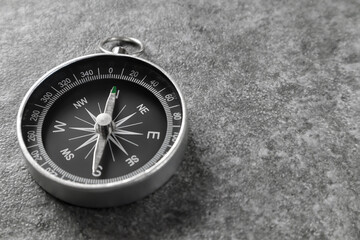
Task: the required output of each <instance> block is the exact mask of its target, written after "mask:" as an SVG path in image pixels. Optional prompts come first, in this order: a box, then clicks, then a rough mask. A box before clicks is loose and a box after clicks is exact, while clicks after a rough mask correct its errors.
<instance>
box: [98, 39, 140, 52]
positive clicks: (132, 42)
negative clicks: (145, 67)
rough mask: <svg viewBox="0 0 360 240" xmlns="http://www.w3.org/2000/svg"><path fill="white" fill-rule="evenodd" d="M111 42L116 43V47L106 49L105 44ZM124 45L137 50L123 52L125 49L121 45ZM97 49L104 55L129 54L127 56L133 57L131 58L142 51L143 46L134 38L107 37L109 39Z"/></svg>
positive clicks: (102, 42)
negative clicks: (131, 46)
mask: <svg viewBox="0 0 360 240" xmlns="http://www.w3.org/2000/svg"><path fill="white" fill-rule="evenodd" d="M111 42H116V43H117V45H116V46H115V47H113V48H112V49H111V50H108V49H106V48H105V44H107V43H111ZM126 44H128V45H133V46H135V47H136V48H138V49H139V50H137V51H134V52H131V53H128V52H127V51H126V50H125V48H123V45H126ZM99 48H100V50H101V51H103V52H104V53H112V54H129V55H133V56H138V55H140V54H141V53H142V52H143V51H144V45H143V44H142V42H141V41H140V40H138V39H136V38H131V37H109V38H106V39H105V40H103V41H101V42H100V44H99Z"/></svg>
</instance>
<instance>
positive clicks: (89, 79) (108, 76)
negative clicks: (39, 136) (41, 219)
mask: <svg viewBox="0 0 360 240" xmlns="http://www.w3.org/2000/svg"><path fill="white" fill-rule="evenodd" d="M123 71H124V68H123V69H122V74H123ZM73 76H74V78H75V80H76V81H75V82H73V84H72V86H66V87H65V88H62V89H61V90H60V91H58V90H57V89H55V88H54V87H52V86H51V88H52V89H53V90H54V91H55V92H56V94H55V95H57V96H53V97H52V98H51V100H50V101H49V102H48V104H47V105H46V106H45V107H44V111H41V114H40V115H41V116H42V117H41V120H39V122H38V124H37V125H34V127H37V126H39V125H40V128H42V122H43V119H44V116H45V115H46V113H47V111H48V110H49V108H50V106H51V105H52V104H53V103H54V102H55V101H56V100H57V99H58V98H59V97H60V96H61V95H62V94H63V93H65V92H67V91H69V90H70V89H72V88H73V87H75V86H77V85H79V84H81V83H84V82H90V81H92V80H95V79H99V78H100V76H101V78H117V79H123V80H127V81H131V82H135V83H138V84H139V85H142V86H143V87H145V88H146V89H148V90H150V91H151V92H152V93H153V94H154V95H155V96H156V97H157V98H158V99H159V101H160V102H161V104H162V105H163V106H164V105H165V106H167V107H165V106H164V109H165V112H166V115H167V118H168V119H172V118H171V112H170V111H169V109H170V107H169V106H168V104H167V102H166V101H165V99H164V97H163V96H161V95H160V94H159V93H160V92H161V91H163V90H164V89H162V90H161V91H157V92H154V91H153V90H155V89H154V88H153V87H152V86H151V85H150V84H148V83H144V80H145V78H146V77H147V76H144V77H143V79H142V80H141V81H140V80H139V79H136V78H133V77H130V76H123V75H120V76H119V75H118V74H104V75H97V76H93V77H92V78H89V77H87V78H82V79H80V80H79V79H78V78H77V77H76V75H75V74H73ZM124 107H125V106H124ZM173 107H175V106H172V107H171V108H173ZM171 122H172V121H171ZM169 124H170V125H169ZM134 125H135V124H134ZM27 126H29V127H30V125H27ZM124 127H125V126H124ZM173 127H174V126H172V123H170V122H169V121H168V128H167V129H168V131H167V134H166V135H167V136H168V137H171V136H172V134H171V133H170V134H169V132H172V131H171V129H172V128H173ZM176 127H178V126H176ZM38 131H40V129H38ZM38 141H39V140H38ZM166 141H167V139H165V141H164V142H166ZM167 142H169V141H167ZM132 144H134V143H132ZM171 146H172V145H171V144H169V145H168V146H165V149H167V148H168V147H171ZM161 149H164V147H162V148H161ZM161 149H159V152H164V150H163V151H161ZM41 150H43V152H45V150H44V149H43V147H42V148H41ZM157 155H160V156H163V155H164V153H161V154H157ZM47 157H48V156H47ZM46 162H48V161H46ZM49 162H50V163H52V162H51V161H49ZM52 167H53V170H57V171H58V173H60V174H65V175H71V174H69V173H67V172H63V171H62V169H58V167H56V166H52ZM144 167H145V166H144ZM144 167H143V168H144ZM139 170H142V169H139ZM136 174H137V172H133V173H131V174H130V175H136ZM65 175H62V177H64V176H65ZM123 178H127V176H123ZM76 179H78V180H79V181H80V180H81V178H76ZM87 180H88V179H87ZM95 181H96V179H95V180H94V181H91V182H95ZM80 182H83V180H81V181H80Z"/></svg>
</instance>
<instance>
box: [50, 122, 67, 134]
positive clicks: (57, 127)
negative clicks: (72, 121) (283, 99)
mask: <svg viewBox="0 0 360 240" xmlns="http://www.w3.org/2000/svg"><path fill="white" fill-rule="evenodd" d="M55 122H56V123H58V124H55V125H54V128H55V130H53V132H54V133H55V132H65V129H64V128H63V127H65V126H66V123H63V122H60V121H58V120H56V121H55Z"/></svg>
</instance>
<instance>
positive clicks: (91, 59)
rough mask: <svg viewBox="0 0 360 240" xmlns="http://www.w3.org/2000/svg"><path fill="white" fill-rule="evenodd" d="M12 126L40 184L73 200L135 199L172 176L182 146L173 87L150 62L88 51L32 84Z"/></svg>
mask: <svg viewBox="0 0 360 240" xmlns="http://www.w3.org/2000/svg"><path fill="white" fill-rule="evenodd" d="M17 132H18V139H19V143H20V147H21V149H22V151H23V154H24V156H25V159H26V162H27V165H28V167H29V170H30V172H31V173H32V175H33V177H34V178H35V180H36V181H37V182H38V183H39V184H40V185H41V186H42V187H43V188H44V189H45V190H46V191H48V192H49V193H51V194H52V195H54V196H56V197H57V198H59V199H62V200H64V201H66V202H69V203H72V204H75V205H80V206H86V207H109V206H116V205H121V204H125V203H129V202H132V201H135V200H137V199H140V198H142V197H144V196H146V195H148V194H149V193H151V192H153V191H154V190H156V189H157V188H159V187H160V186H161V185H163V184H164V183H165V182H166V181H167V180H168V179H169V178H170V177H171V175H173V173H174V172H175V170H176V168H177V167H178V165H179V163H180V161H181V159H182V158H183V154H184V149H185V146H186V132H187V122H186V109H185V104H184V100H183V97H182V94H181V93H180V90H179V88H178V86H177V85H176V84H175V82H174V81H173V80H172V79H171V77H170V76H169V75H168V74H167V73H166V72H165V71H164V70H162V69H161V68H160V67H158V66H156V65H155V64H153V63H150V62H148V61H146V60H143V59H140V58H137V57H132V56H129V55H121V54H118V55H115V54H94V55H88V56H83V57H80V58H76V59H73V60H70V61H68V62H66V63H63V64H61V65H60V66H58V67H56V68H54V69H52V70H51V71H49V72H48V73H46V74H45V75H44V76H43V77H41V78H40V79H39V80H38V81H37V82H36V83H35V85H34V86H33V87H32V88H31V89H30V90H29V91H28V93H27V94H26V96H25V98H24V100H23V102H22V104H21V107H20V110H19V113H18V122H17Z"/></svg>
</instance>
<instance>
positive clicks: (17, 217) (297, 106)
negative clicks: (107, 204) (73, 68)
mask: <svg viewBox="0 0 360 240" xmlns="http://www.w3.org/2000/svg"><path fill="white" fill-rule="evenodd" d="M359 12H360V2H359V1H355V0H354V1H351V0H345V1H331V0H328V1H322V0H320V1H250V0H249V1H243V0H241V1H200V2H198V1H190V0H188V1H178V2H177V1H166V0H163V1H113V0H111V1H85V0H83V1H61V2H56V1H50V0H43V1H19V0H15V1H13V0H11V1H10V0H2V1H1V2H0V30H1V31H0V46H1V47H0V81H1V84H0V103H1V105H0V113H1V114H0V121H1V122H2V125H1V126H0V128H1V131H0V154H1V157H0V159H1V164H0V203H1V207H0V239H360V216H359V213H360V197H359V194H360V148H359V140H360V123H359V122H360V14H359ZM111 35H127V36H132V37H136V38H139V39H141V40H142V41H143V42H144V43H145V44H146V54H145V55H144V56H143V57H144V58H146V59H149V60H151V61H154V62H156V63H157V64H159V65H160V66H162V67H163V68H164V69H166V70H167V71H168V72H169V73H170V74H171V75H172V76H173V77H174V79H176V80H177V82H178V84H179V85H180V87H181V89H182V90H183V93H184V95H185V97H186V100H187V106H188V110H189V111H188V112H189V122H190V136H189V146H188V149H187V153H186V156H185V159H184V161H183V163H182V165H181V167H180V169H179V171H178V172H177V174H176V175H175V176H174V177H173V178H172V179H171V180H170V181H169V182H168V183H167V184H166V185H165V186H164V187H162V188H161V189H160V190H158V191H156V192H155V193H154V194H152V195H150V196H148V197H146V198H144V199H142V200H140V201H138V202H135V203H133V204H130V205H127V206H122V207H117V208H110V209H100V210H94V209H85V208H79V207H74V206H70V205H67V204H65V203H62V202H60V201H58V200H56V199H54V198H53V197H51V196H49V195H48V194H46V193H45V192H44V191H43V190H42V189H41V188H40V187H38V185H37V184H36V183H35V182H34V181H33V179H32V178H31V176H30V174H29V173H28V171H27V169H26V166H25V163H24V161H23V158H22V154H21V152H20V149H19V147H18V144H17V139H16V134H15V118H16V113H17V109H18V107H19V104H20V101H21V99H22V97H23V96H24V94H25V93H26V91H27V90H28V88H29V87H30V86H31V85H32V84H33V83H34V82H35V81H36V80H37V79H38V78H39V77H40V76H41V75H42V74H43V73H45V72H46V71H47V70H49V69H50V68H52V67H54V66H56V65H58V64H60V63H62V62H64V61H66V60H69V59H71V58H74V57H77V56H81V55H85V54H90V53H94V52H97V48H96V45H97V43H98V42H99V41H100V40H101V39H103V38H104V37H107V36H111Z"/></svg>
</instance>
